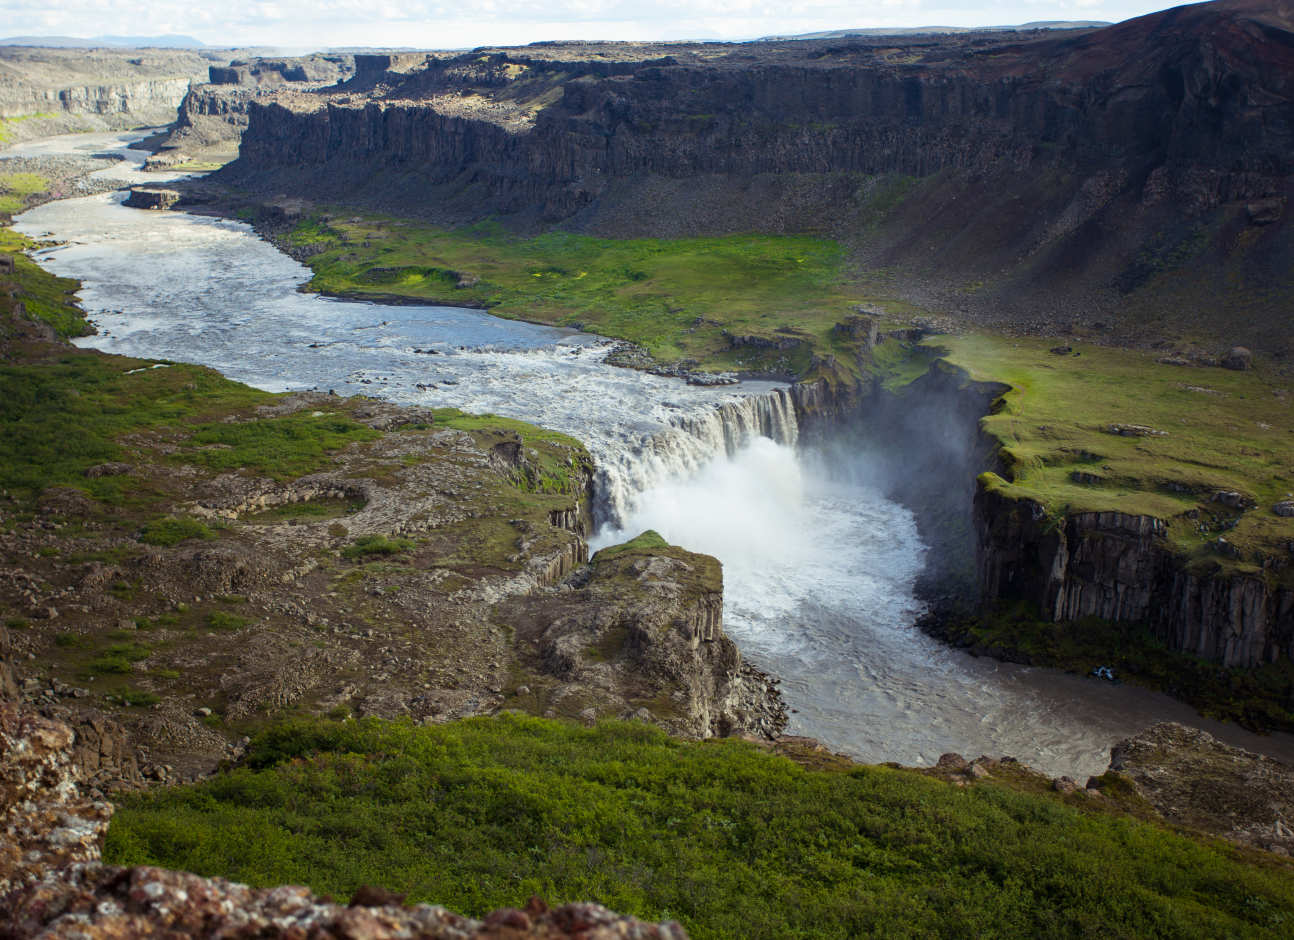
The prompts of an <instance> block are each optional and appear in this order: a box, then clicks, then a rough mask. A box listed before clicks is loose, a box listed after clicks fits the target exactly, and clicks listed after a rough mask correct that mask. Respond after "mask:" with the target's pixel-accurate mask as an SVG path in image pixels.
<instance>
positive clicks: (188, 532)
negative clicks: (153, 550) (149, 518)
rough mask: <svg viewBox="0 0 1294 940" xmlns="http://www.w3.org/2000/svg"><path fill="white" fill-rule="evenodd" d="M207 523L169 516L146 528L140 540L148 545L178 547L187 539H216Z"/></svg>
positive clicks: (140, 534) (140, 535)
mask: <svg viewBox="0 0 1294 940" xmlns="http://www.w3.org/2000/svg"><path fill="white" fill-rule="evenodd" d="M215 537H216V533H214V532H212V531H211V529H209V528H208V527H207V526H206V524H205V523H203V522H201V521H200V520H198V519H192V518H189V517H187V516H184V517H178V518H177V517H175V516H168V517H166V518H165V519H157V520H154V521H153V522H150V523H149V524H148V525H146V526H144V528H143V530H142V531H141V532H140V533H139V540H140V541H141V542H144V543H145V544H147V545H178V544H179V543H180V542H183V541H184V540H185V539H214V538H215Z"/></svg>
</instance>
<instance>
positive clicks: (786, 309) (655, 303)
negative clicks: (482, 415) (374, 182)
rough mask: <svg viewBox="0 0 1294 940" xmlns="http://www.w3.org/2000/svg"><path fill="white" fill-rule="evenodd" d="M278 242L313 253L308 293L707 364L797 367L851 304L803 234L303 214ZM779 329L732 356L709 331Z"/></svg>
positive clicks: (842, 276)
mask: <svg viewBox="0 0 1294 940" xmlns="http://www.w3.org/2000/svg"><path fill="white" fill-rule="evenodd" d="M288 241H289V242H290V243H292V244H295V245H298V246H310V247H312V248H314V249H316V250H319V253H318V254H315V255H313V256H312V257H311V258H310V259H309V260H308V261H307V263H308V264H309V265H310V266H311V268H312V270H313V271H314V277H313V278H312V280H311V281H310V284H309V287H310V289H312V290H317V291H322V292H325V293H332V294H344V295H368V296H398V297H402V298H411V299H422V300H427V301H442V302H449V303H456V304H468V305H476V306H483V307H488V308H489V309H490V312H491V313H494V314H496V315H498V316H504V317H515V318H520V319H526V320H533V321H539V322H544V323H553V324H560V325H566V326H578V327H581V328H583V329H586V330H589V331H592V332H599V333H603V334H605V335H608V336H614V337H618V338H621V339H627V340H630V341H633V342H636V343H640V344H642V345H643V346H645V347H647V349H648V350H649V351H650V352H651V353H652V355H654V356H656V357H657V358H658V359H662V360H677V359H680V358H691V359H696V360H698V361H700V362H701V363H702V364H703V365H706V366H709V367H713V368H748V369H751V370H757V369H770V370H780V371H783V372H800V373H802V372H804V371H806V370H807V369H808V368H809V364H810V358H811V354H810V352H809V346H810V345H814V344H819V348H823V347H826V346H827V345H829V339H828V334H829V331H830V329H831V327H832V326H833V325H834V324H835V323H837V322H838V321H839V320H840V319H842V318H843V317H844V316H845V315H846V313H847V311H848V309H849V307H850V304H851V303H854V302H857V300H858V299H860V297H859V290H858V288H857V285H855V284H853V283H852V282H851V280H850V276H849V274H848V272H847V270H846V267H845V264H844V252H843V249H842V248H841V246H840V245H838V244H837V243H836V242H834V241H831V240H828V239H822V238H814V237H810V236H800V235H795V236H791V235H786V236H775V235H729V236H724V237H718V238H685V239H648V238H642V239H609V238H593V237H590V236H586V235H576V234H572V233H568V232H550V233H547V234H544V235H539V236H536V237H520V236H515V235H511V234H509V233H507V232H505V231H504V230H503V229H502V228H501V227H499V226H496V225H489V224H481V225H476V226H472V227H470V228H463V229H452V230H451V229H443V228H437V227H434V226H429V225H424V224H419V223H415V222H409V221H402V220H396V219H390V218H367V219H364V220H363V221H360V222H351V221H341V220H339V219H335V218H329V219H327V220H324V219H320V218H316V219H311V220H308V221H305V222H302V223H301V224H300V225H299V226H298V227H297V228H296V229H295V230H294V231H293V232H292V233H291V234H290V235H289V236H288ZM460 284H462V285H463V286H459V285H460ZM698 318H701V319H700V321H698ZM779 328H786V329H793V330H794V331H796V335H800V336H801V337H802V338H803V339H805V340H806V341H807V343H806V345H804V346H802V347H797V348H794V349H790V350H785V351H774V352H768V351H763V350H754V349H744V350H732V349H730V348H729V342H728V340H727V338H726V337H724V336H723V334H722V330H723V329H727V330H728V331H730V332H731V333H734V334H737V335H750V334H754V335H761V336H769V337H777V336H778V334H777V332H776V331H777V330H778V329H779Z"/></svg>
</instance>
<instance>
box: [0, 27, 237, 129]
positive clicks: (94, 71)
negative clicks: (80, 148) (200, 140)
mask: <svg viewBox="0 0 1294 940" xmlns="http://www.w3.org/2000/svg"><path fill="white" fill-rule="evenodd" d="M227 61H228V55H227V54H224V53H221V52H215V51H213V52H192V51H188V50H172V49H130V50H116V49H44V48H39V47H30V46H8V47H3V48H0V119H7V120H8V121H9V122H10V123H8V124H7V125H6V129H5V136H6V137H8V138H12V139H17V138H22V137H25V136H29V133H28V132H31V133H32V134H35V133H57V132H59V131H61V130H96V129H117V128H129V127H139V126H141V125H147V124H168V123H170V122H171V121H173V120H175V112H176V108H177V107H178V106H179V104H180V102H181V101H182V100H183V99H184V96H185V94H186V93H187V92H188V90H189V84H190V82H195V81H203V80H205V79H206V77H207V70H208V68H209V67H210V66H211V65H212V64H213V63H220V64H224V63H225V62H227ZM72 118H79V120H78V121H72V120H71V119H72ZM13 119H23V120H13Z"/></svg>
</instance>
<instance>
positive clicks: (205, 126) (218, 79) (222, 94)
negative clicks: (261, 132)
mask: <svg viewBox="0 0 1294 940" xmlns="http://www.w3.org/2000/svg"><path fill="white" fill-rule="evenodd" d="M353 72H354V56H349V55H330V56H323V55H311V56H300V57H296V58H287V59H247V60H235V61H234V62H231V63H230V64H229V65H227V66H218V65H213V66H211V68H210V79H211V80H210V82H208V83H206V84H201V85H199V84H193V85H191V86H190V87H189V88H188V89H187V90H186V93H185V94H184V96H183V99H182V100H181V101H180V103H179V110H178V113H177V115H176V116H175V117H174V126H173V127H172V130H171V133H170V134H169V135H168V137H167V139H166V140H165V141H164V142H162V144H161V145H160V147H159V155H158V157H157V158H155V159H154V160H153V161H150V165H156V166H159V167H165V166H167V165H169V164H172V163H177V162H183V160H184V159H189V160H198V161H202V162H205V161H208V160H214V161H217V162H225V161H228V160H230V159H232V158H233V157H234V156H235V155H236V154H237V153H238V143H239V141H240V140H241V139H242V136H243V131H245V130H246V129H247V111H248V105H249V103H250V102H251V101H253V100H254V99H256V98H258V97H260V96H262V95H269V94H273V93H274V92H275V91H277V90H280V89H282V88H284V87H301V88H311V87H319V86H323V85H329V84H334V83H336V82H339V81H342V80H344V79H345V78H346V77H348V76H349V75H351V74H352V73H353Z"/></svg>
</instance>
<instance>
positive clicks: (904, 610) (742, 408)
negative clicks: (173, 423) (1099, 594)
mask: <svg viewBox="0 0 1294 940" xmlns="http://www.w3.org/2000/svg"><path fill="white" fill-rule="evenodd" d="M132 136H133V137H137V136H138V134H136V135H106V134H97V135H78V136H74V137H66V138H56V139H53V140H49V141H42V142H39V143H37V144H29V145H24V146H20V147H17V148H13V149H12V150H10V151H7V152H0V157H3V156H11V155H18V154H24V155H33V154H36V153H74V152H81V153H89V152H99V151H105V150H115V151H118V152H120V153H122V154H123V155H125V156H127V157H128V160H127V161H125V162H123V163H120V164H117V165H116V166H113V167H111V168H109V169H107V170H105V171H103V174H104V175H105V176H108V177H111V178H113V179H120V180H121V181H122V182H123V183H125V182H140V181H147V182H151V183H157V182H160V181H161V180H163V179H165V177H158V176H156V175H153V174H149V175H148V176H147V177H144V176H142V175H140V174H139V173H138V172H137V166H138V164H139V163H140V162H141V161H142V156H143V155H142V154H140V153H138V152H136V151H129V150H126V149H125V147H126V144H127V142H128V140H129V139H131V138H132ZM122 198H123V194H122V193H120V192H118V193H108V194H104V195H98V196H88V197H82V198H74V199H65V200H61V201H58V202H53V203H49V204H47V205H44V206H41V207H39V208H36V209H33V210H31V211H29V212H27V213H25V214H23V215H22V216H21V217H20V218H19V219H18V220H17V223H16V225H15V227H16V228H18V229H19V230H20V231H22V232H24V233H25V234H28V235H31V236H33V237H37V238H44V239H50V240H55V241H57V242H59V243H60V244H59V246H58V247H53V248H47V249H42V250H40V251H38V252H36V254H35V257H36V258H37V260H39V261H40V263H41V264H42V265H44V266H45V267H46V268H48V269H49V270H51V271H54V272H55V273H58V274H61V275H66V276H69V277H75V278H80V279H81V282H82V284H83V289H82V291H81V294H80V297H81V301H82V304H83V305H84V307H85V308H86V310H87V311H89V313H90V316H91V319H92V320H93V321H94V323H95V324H96V325H97V326H98V328H99V331H100V332H99V335H97V336H94V337H90V338H87V339H85V340H82V341H80V342H81V344H82V345H85V346H90V347H93V348H96V349H101V350H104V351H105V352H114V353H122V354H128V355H132V356H139V357H150V358H159V359H170V360H182V361H188V362H198V363H203V364H206V365H209V366H212V367H214V368H216V369H219V370H220V371H221V372H223V373H224V374H226V375H228V376H230V377H231V378H235V379H238V380H240V381H243V382H247V383H249V384H251V385H255V386H258V387H260V388H265V389H271V390H288V389H301V388H320V389H335V390H336V391H337V392H338V393H339V394H354V393H364V394H368V395H377V396H380V397H383V398H387V399H390V400H392V401H398V402H406V403H410V404H419V405H453V406H456V407H459V408H463V409H466V410H471V411H490V412H494V413H497V414H503V415H509V416H512V417H516V418H521V419H525V420H529V421H534V422H536V423H539V424H543V425H545V426H548V427H552V428H556V429H558V430H561V431H565V432H567V433H570V434H572V435H575V436H576V437H579V438H581V439H582V440H584V441H585V442H586V443H587V444H588V445H589V448H590V450H591V451H592V452H593V454H594V456H595V457H596V459H597V460H598V463H599V466H600V467H601V473H600V477H599V487H600V494H599V504H600V505H599V519H600V520H601V526H600V529H599V531H598V533H597V535H596V536H595V539H594V547H595V548H596V547H598V546H600V545H604V544H609V543H611V542H614V541H617V540H619V539H620V538H623V537H624V535H625V534H629V535H633V534H636V533H637V532H639V531H641V530H642V529H644V528H649V527H650V528H655V529H657V530H658V531H659V532H661V534H662V535H664V536H665V537H666V538H667V539H669V540H670V541H671V542H675V543H678V544H680V545H683V546H685V547H687V548H690V549H694V550H697V551H704V552H709V553H711V554H713V555H716V556H717V557H718V558H719V559H720V560H721V561H722V562H723V565H724V576H725V592H724V593H725V599H724V618H725V626H726V628H727V630H728V632H729V633H730V634H731V635H732V636H733V638H734V639H735V640H736V641H737V643H738V645H739V646H740V647H741V649H742V651H743V653H744V654H745V655H746V656H747V657H748V658H749V659H750V660H752V661H754V662H755V663H757V664H758V665H760V666H761V667H762V668H765V669H767V670H769V671H770V672H772V673H774V674H776V675H778V676H780V677H781V678H782V680H783V685H782V690H783V694H784V695H785V697H786V699H787V702H788V704H789V705H790V706H791V707H792V708H793V709H795V712H794V714H793V715H792V724H791V728H790V729H789V730H790V731H792V732H794V733H799V734H807V735H812V736H814V737H817V738H819V739H821V740H822V741H823V742H825V743H826V744H827V745H828V746H830V747H832V748H834V749H837V750H841V751H844V752H846V753H849V754H851V755H854V756H855V757H857V758H859V759H862V760H866V761H873V762H880V761H898V762H900V763H904V764H917V765H921V764H930V763H933V762H934V761H935V760H936V759H937V758H938V757H939V755H940V754H941V753H943V752H945V751H957V752H959V753H962V754H964V755H967V756H977V755H979V754H989V755H992V756H1000V755H1011V756H1014V757H1017V758H1019V759H1020V760H1022V761H1025V762H1026V763H1028V764H1030V765H1031V766H1033V767H1035V768H1037V769H1039V770H1042V771H1045V772H1047V773H1051V774H1062V773H1063V774H1069V775H1072V776H1074V777H1076V778H1079V779H1080V780H1081V779H1084V778H1085V776H1086V775H1087V774H1093V773H1100V772H1101V771H1102V770H1104V769H1105V766H1106V764H1107V762H1108V758H1109V748H1110V746H1111V744H1113V743H1114V742H1115V741H1117V740H1118V739H1119V738H1121V737H1125V736H1127V735H1129V734H1132V733H1135V732H1136V731H1139V730H1140V729H1142V728H1144V727H1145V726H1147V725H1149V724H1151V723H1153V722H1155V721H1163V720H1172V721H1181V722H1184V723H1187V724H1194V725H1197V726H1200V727H1204V728H1205V729H1207V730H1209V731H1210V732H1212V733H1214V734H1215V735H1218V736H1219V737H1222V738H1224V739H1226V740H1228V741H1231V742H1233V743H1237V744H1240V745H1242V746H1244V747H1248V748H1250V749H1251V750H1257V751H1261V752H1264V753H1268V754H1271V755H1272V756H1275V757H1278V758H1280V759H1282V760H1285V761H1286V762H1289V763H1294V737H1291V736H1288V735H1273V736H1271V737H1260V736H1255V735H1250V734H1247V733H1246V732H1244V731H1242V730H1240V729H1238V728H1235V727H1232V726H1226V725H1219V724H1217V723H1215V722H1210V721H1207V720H1205V719H1203V718H1201V717H1200V716H1198V715H1197V714H1195V712H1194V711H1193V710H1191V709H1190V708H1188V707H1187V706H1185V705H1182V704H1181V703H1179V702H1176V701H1174V700H1172V699H1170V698H1168V697H1166V696H1163V695H1158V694H1155V693H1151V692H1147V691H1145V690H1142V689H1137V688H1135V687H1132V686H1126V685H1125V686H1114V685H1111V684H1109V683H1105V682H1100V681H1098V680H1093V679H1086V678H1082V677H1079V676H1070V675H1064V674H1059V673H1055V672H1050V671H1046V670H1039V669H1031V668H1026V667H1021V666H1014V665H1009V664H1002V663H996V662H993V661H991V660H987V659H975V658H973V657H970V656H968V655H966V654H964V653H961V652H958V651H956V650H952V649H949V648H947V647H945V646H943V645H941V644H939V643H937V642H935V641H933V640H931V639H929V638H928V637H926V636H925V635H923V634H922V633H921V632H920V631H918V630H917V629H916V628H915V627H914V626H913V622H914V620H915V619H916V617H917V615H918V614H919V613H920V611H921V604H920V602H919V601H918V600H917V599H916V598H915V596H914V594H913V582H914V579H915V577H916V575H917V573H918V571H919V570H920V567H921V564H922V554H923V551H924V547H923V545H922V543H921V540H920V538H919V537H918V535H917V531H916V526H915V525H914V522H913V519H912V516H911V514H910V513H909V512H908V511H907V510H906V509H905V508H903V507H902V506H899V505H897V504H896V503H894V502H891V501H890V500H888V499H886V498H885V497H884V495H883V494H881V493H879V492H875V491H871V490H868V489H866V488H865V487H862V486H859V485H857V484H852V483H849V482H845V481H846V479H857V478H858V477H859V476H861V474H857V473H840V472H834V471H835V470H839V469H841V468H832V467H825V468H824V467H822V466H821V463H820V461H816V460H812V459H810V458H809V457H807V456H806V455H802V454H800V453H799V452H797V450H796V449H795V446H794V441H795V427H794V418H793V416H792V415H789V414H788V413H787V409H785V408H784V407H782V401H783V400H782V398H781V397H780V393H779V391H778V388H779V387H778V386H777V385H775V384H774V383H757V382H747V383H743V384H742V385H739V386H735V387H731V388H724V389H701V388H693V387H689V386H687V385H684V384H683V383H682V382H679V381H677V380H672V379H665V378H659V377H656V376H650V375H645V374H642V373H638V372H633V371H630V370H625V369H618V368H615V367H612V366H608V365H606V364H604V363H603V361H602V359H603V357H604V356H605V355H606V351H607V345H606V344H605V342H603V341H601V340H600V339H599V338H597V337H592V336H589V335H587V334H581V333H574V332H571V331H569V330H559V329H552V328H548V327H542V326H535V325H531V324H526V323H519V322H515V321H507V320H500V319H498V318H495V317H491V316H489V315H487V314H484V313H479V312H476V311H470V310H462V309H457V308H448V307H425V306H384V305H378V304H368V303H354V302H346V301H338V300H329V299H325V298H320V297H317V296H313V295H309V294H303V293H300V292H298V287H299V286H300V285H301V284H302V283H304V282H305V281H306V280H307V279H308V277H309V272H308V270H307V269H306V268H305V267H304V266H302V265H301V264H298V263H297V262H296V261H293V260H292V259H291V258H289V257H287V256H286V255H284V254H283V253H281V252H279V251H278V250H277V249H276V248H274V247H273V246H272V245H270V244H268V243H267V242H265V241H263V240H261V239H260V238H259V237H257V235H256V234H255V233H254V232H253V231H252V230H251V229H250V227H248V226H247V225H244V224H241V223H237V222H230V221H223V220H217V219H210V218H203V217H198V216H190V215H185V214H183V213H178V212H147V211H140V210H135V209H128V208H125V207H123V206H122V205H121V201H122ZM756 419H758V420H756ZM743 425H744V426H747V427H758V428H760V429H762V430H763V431H764V432H765V434H767V435H769V436H759V435H752V436H751V437H750V438H749V439H748V440H746V441H745V442H744V443H742V444H741V445H740V446H737V447H731V446H725V436H726V437H727V439H728V441H729V442H731V439H732V437H733V433H734V431H735V430H738V429H739V428H740V427H741V426H743Z"/></svg>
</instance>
